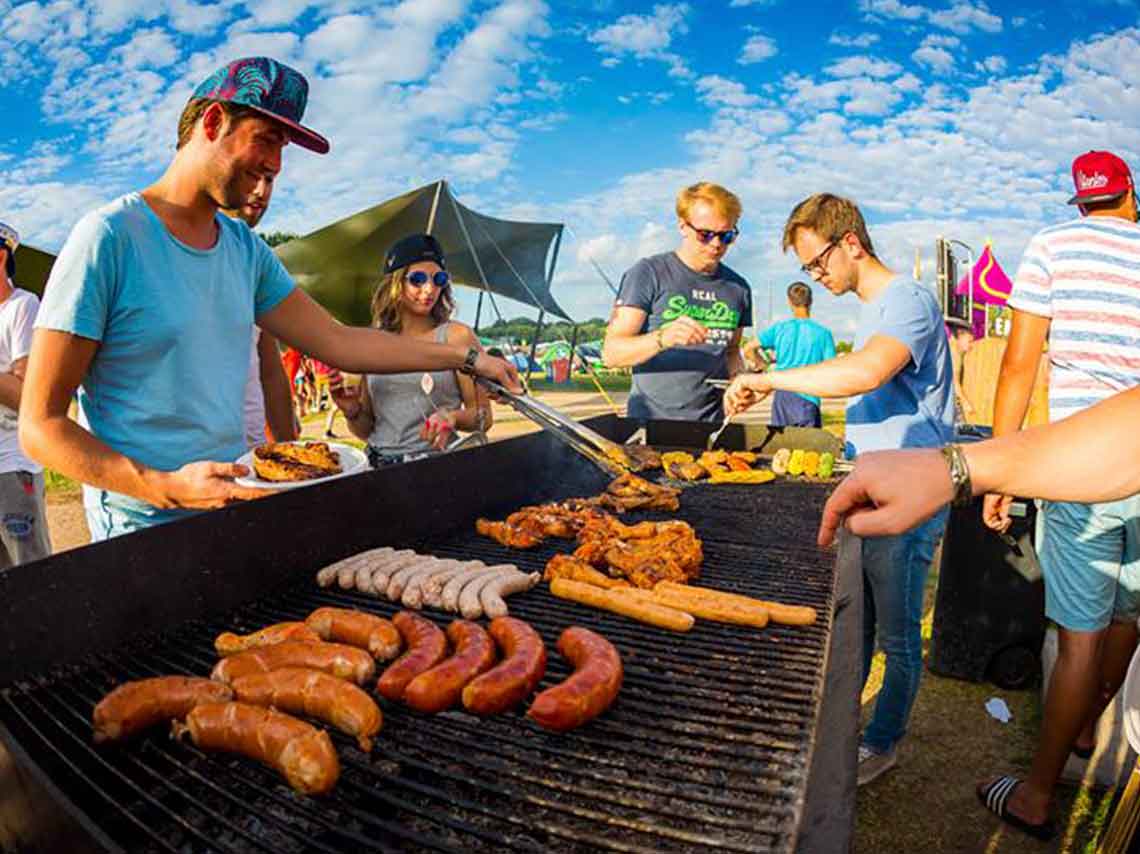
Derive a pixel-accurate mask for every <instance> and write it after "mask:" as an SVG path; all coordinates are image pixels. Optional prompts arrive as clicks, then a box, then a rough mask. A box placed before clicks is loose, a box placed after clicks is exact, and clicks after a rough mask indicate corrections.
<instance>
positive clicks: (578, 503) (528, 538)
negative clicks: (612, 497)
mask: <svg viewBox="0 0 1140 854" xmlns="http://www.w3.org/2000/svg"><path fill="white" fill-rule="evenodd" d="M593 501H594V499H570V500H568V501H563V502H559V503H554V504H535V505H531V506H528V507H521V508H519V509H518V510H516V511H515V512H514V513H512V514H511V515H510V516H508V517H507V518H506V519H505V520H504V521H502V522H491V521H489V520H487V519H477V520H475V531H476V533H478V534H481V535H482V536H484V537H490V538H491V539H493V540H494V541H495V542H497V543H498V544H499V545H502V546H507V547H508V548H515V549H529V548H533V547H534V546H537V545H538V544H539V543H541V542H542V541H543V540H544V539H546V538H547V537H562V538H564V539H572V538H573V537H575V536H576V535H577V533H578V532H579V531H580V530H582V528H583V526H585V525H586V523H587V522H589V521H590V520H592V519H597V518H600V517H602V516H605V515H606V514H605V513H603V512H602V511H600V510H598V509H597V508H596V507H594V506H592V503H591V502H593Z"/></svg>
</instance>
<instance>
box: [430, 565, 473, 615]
mask: <svg viewBox="0 0 1140 854" xmlns="http://www.w3.org/2000/svg"><path fill="white" fill-rule="evenodd" d="M486 566H487V564H485V563H483V561H481V560H467V561H460V562H459V563H457V565H456V566H454V567H452V568H451V569H445V570H443V571H442V572H437V573H436V574H435V575H433V576H431V577H429V578H428V579H427V581H425V582H424V583H423V592H424V604H425V605H428V606H430V607H432V608H442V607H443V588H444V587H446V586H447V582H449V581H451V579H453V578H455V576H457V575H462V574H463V573H464V572H468V571H469V570H472V569H483V568H485V567H486Z"/></svg>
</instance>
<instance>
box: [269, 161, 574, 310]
mask: <svg viewBox="0 0 1140 854" xmlns="http://www.w3.org/2000/svg"><path fill="white" fill-rule="evenodd" d="M423 232H427V233H430V234H433V235H435V237H436V238H438V239H439V241H440V243H441V244H442V245H443V250H444V253H445V254H446V255H447V268H448V270H449V271H450V272H451V275H452V278H453V279H454V280H455V282H456V283H457V284H460V285H466V286H468V287H472V288H477V289H479V290H480V291H482V292H484V293H488V294H495V295H498V296H503V297H509V298H510V299H513V300H517V301H518V302H521V303H525V304H527V305H530V306H533V307H535V308H537V309H539V310H540V311H541V312H543V313H547V314H552V315H555V316H556V317H560V318H562V319H564V320H570V317H569V316H568V315H567V313H566V312H565V311H564V310H563V308H562V307H561V306H560V305H559V304H558V302H557V301H556V300H555V299H554V297H553V296H552V295H551V293H550V284H551V279H552V278H553V275H554V265H555V263H556V262H557V260H558V248H559V245H560V243H561V240H562V225H561V224H560V223H540V222H515V221H511V220H505V219H496V218H494V217H489V216H486V215H484V214H481V213H477V212H476V211H473V210H471V209H470V208H468V207H466V206H464V205H462V204H460V203H459V202H458V201H457V200H456V199H455V197H454V196H453V195H452V193H451V190H450V188H449V187H448V186H447V182H446V181H436V182H435V183H433V184H428V185H427V186H425V187H420V188H419V189H418V190H412V191H411V192H410V193H405V194H404V195H402V196H397V197H396V198H394V199H389V200H388V201H386V202H382V203H381V204H379V205H376V206H375V207H373V208H369V209H368V210H365V211H361V212H360V213H357V214H353V215H352V216H350V217H348V218H346V219H342V220H340V221H339V222H335V223H333V224H332V225H328V226H325V227H324V228H322V229H319V230H318V231H314V232H312V233H311V234H307V235H305V236H304V237H299V238H297V239H296V240H291V241H289V242H288V243H284V244H282V245H280V246H278V247H277V249H276V250H275V251H276V252H277V255H278V256H279V257H280V258H281V260H282V261H283V262H284V264H285V266H286V268H287V269H288V270H289V272H290V273H291V274H292V275H293V277H294V279H296V281H297V283H298V284H299V285H300V286H301V287H303V288H304V289H305V290H306V291H308V292H309V294H311V295H312V297H313V298H314V299H316V300H317V301H318V302H320V303H321V304H322V305H324V306H325V307H326V308H327V309H329V311H331V312H332V313H333V314H334V315H336V316H337V317H338V318H339V319H340V320H341V321H343V322H345V323H352V324H359V325H366V324H368V323H369V321H370V319H371V318H370V313H369V303H370V301H371V298H372V292H373V290H375V288H376V284H377V282H378V281H379V279H380V267H381V265H382V263H383V260H384V253H385V252H387V250H388V247H389V246H391V245H392V244H393V243H395V242H396V241H397V240H399V239H400V238H401V237H405V236H407V235H409V234H415V233H423ZM482 297H483V293H481V294H480V307H481V306H482ZM492 300H493V297H492Z"/></svg>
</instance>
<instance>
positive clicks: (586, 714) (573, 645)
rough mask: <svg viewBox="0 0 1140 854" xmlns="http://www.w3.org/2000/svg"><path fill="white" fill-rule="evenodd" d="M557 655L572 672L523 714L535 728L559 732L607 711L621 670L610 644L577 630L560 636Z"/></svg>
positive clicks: (574, 629)
mask: <svg viewBox="0 0 1140 854" xmlns="http://www.w3.org/2000/svg"><path fill="white" fill-rule="evenodd" d="M558 651H559V652H560V653H562V655H563V656H565V657H566V659H567V660H569V662H570V663H571V664H572V665H574V672H573V673H572V674H570V676H568V677H567V678H566V679H565V680H564V681H563V682H560V683H558V684H557V685H555V686H554V687H552V688H547V689H546V690H545V691H543V692H542V693H541V694H539V695H538V696H537V697H535V698H534V702H533V703H532V704H531V707H530V710H529V711H528V712H527V714H528V715H530V717H531V719H532V720H533V721H534V722H535V723H537V724H538V725H539V726H541V727H544V728H546V729H552V730H555V731H559V732H561V731H562V730H568V729H574V728H575V727H580V726H582V724H584V723H586V722H587V721H591V720H593V719H594V718H596V717H597V716H598V715H600V714H601V713H602V712H604V711H605V710H606V709H608V708H609V706H610V704H611V703H612V702H613V701H614V699H615V698H616V697H617V695H618V691H620V690H621V680H622V666H621V656H620V655H618V651H617V649H615V648H614V645H613V644H612V643H610V642H609V641H608V640H606V639H605V638H604V637H602V636H601V635H599V634H597V633H596V632H592V631H590V630H589V629H584V628H582V627H580V626H571V627H570V628H568V629H566V631H564V632H563V633H562V636H561V637H560V638H558Z"/></svg>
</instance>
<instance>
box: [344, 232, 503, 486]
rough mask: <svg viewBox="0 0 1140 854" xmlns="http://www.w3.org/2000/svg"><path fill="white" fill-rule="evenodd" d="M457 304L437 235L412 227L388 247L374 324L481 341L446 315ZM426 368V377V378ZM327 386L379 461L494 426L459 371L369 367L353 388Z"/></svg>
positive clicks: (426, 450) (436, 337) (414, 334)
mask: <svg viewBox="0 0 1140 854" xmlns="http://www.w3.org/2000/svg"><path fill="white" fill-rule="evenodd" d="M454 310H455V300H454V299H453V298H452V294H451V277H450V276H449V275H448V273H447V263H446V260H445V259H444V257H443V249H442V248H441V247H440V245H439V241H438V240H436V239H435V238H434V237H432V236H431V235H430V234H414V235H411V236H410V237H405V238H403V239H402V240H400V241H398V242H397V243H396V244H395V245H393V246H392V248H391V249H389V250H388V254H387V255H386V256H385V258H384V278H383V279H381V281H380V284H379V285H378V286H377V288H376V292H375V293H374V294H373V295H372V324H373V326H376V327H377V328H379V329H384V330H387V331H388V332H394V333H396V334H398V335H406V336H408V337H411V338H420V339H428V340H432V341H437V342H447V343H450V344H462V345H465V346H475V347H478V346H479V340H478V338H476V336H475V333H474V332H473V331H472V330H471V328H470V327H469V326H466V325H464V324H462V323H459V322H457V321H453V320H451V314H452V312H453V311H454ZM425 376H430V377H431V382H430V384H428V383H426V382H425V381H424V377H425ZM425 388H426V390H425ZM330 391H331V392H332V395H333V400H334V401H335V402H336V405H337V406H338V407H339V408H340V410H341V411H342V412H343V413H344V417H345V419H346V420H347V421H348V428H349V430H351V431H352V433H353V435H354V436H357V437H358V438H360V439H364V440H365V441H366V442H368V459H369V461H370V462H371V463H372V465H373V467H377V468H378V467H380V466H383V465H390V464H392V463H398V462H403V461H404V460H405V459H407V458H409V457H415V456H422V455H425V454H430V453H435V452H438V451H440V450H442V449H443V448H445V447H446V446H447V445H448V444H450V443H451V442H452V441H453V440H454V439H455V434H456V432H457V431H463V432H473V431H476V430H478V431H485V430H487V429H488V428H490V426H491V406H490V403H489V401H488V399H487V396H486V394H485V393H484V392H483V391H482V390H481V389H478V388H477V387H476V385H475V383H474V381H473V380H472V379H471V377H469V376H466V375H464V374H461V373H459V372H458V371H434V372H432V373H430V374H426V375H425V374H422V373H410V374H386V375H371V374H370V375H367V376H365V377H364V378H363V379H362V380H361V383H360V385H359V386H357V387H356V388H355V389H348V388H346V387H344V386H343V385H341V384H339V383H335V382H334V384H333V386H332V387H331V388H330Z"/></svg>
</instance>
